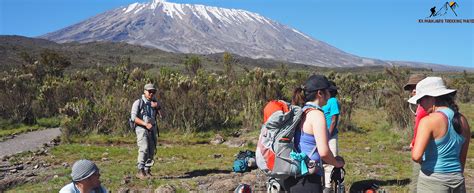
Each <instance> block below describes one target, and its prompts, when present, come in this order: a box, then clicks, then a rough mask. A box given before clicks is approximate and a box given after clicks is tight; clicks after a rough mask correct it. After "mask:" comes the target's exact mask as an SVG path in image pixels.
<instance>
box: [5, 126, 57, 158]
mask: <svg viewBox="0 0 474 193" xmlns="http://www.w3.org/2000/svg"><path fill="white" fill-rule="evenodd" d="M59 135H61V131H60V130H59V128H51V129H45V130H40V131H33V132H28V133H24V134H20V135H18V136H16V137H14V138H13V139H9V140H6V141H3V142H0V158H2V157H4V156H9V155H13V154H16V153H20V152H24V151H31V150H35V149H38V148H40V147H41V146H42V145H43V144H45V143H48V142H50V141H51V140H53V139H54V138H56V137H58V136H59Z"/></svg>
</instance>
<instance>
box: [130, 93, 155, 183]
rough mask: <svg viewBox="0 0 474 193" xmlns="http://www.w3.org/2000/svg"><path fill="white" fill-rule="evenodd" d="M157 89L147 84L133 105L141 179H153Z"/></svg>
mask: <svg viewBox="0 0 474 193" xmlns="http://www.w3.org/2000/svg"><path fill="white" fill-rule="evenodd" d="M155 94H156V88H155V86H154V85H153V84H146V85H145V87H144V91H143V95H142V97H141V98H140V99H138V100H136V101H135V102H134V103H133V105H132V111H131V118H130V119H131V120H133V121H134V122H135V124H136V127H135V133H136V134H137V145H138V157H137V168H138V173H137V175H136V177H137V178H139V179H142V180H143V179H146V178H148V177H151V176H152V174H151V166H153V164H154V160H153V156H154V155H155V151H156V144H157V140H158V138H157V135H158V130H157V128H156V115H157V114H159V105H158V104H157V102H156V101H154V100H153V99H156V97H155Z"/></svg>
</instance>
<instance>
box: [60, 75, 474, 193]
mask: <svg viewBox="0 0 474 193" xmlns="http://www.w3.org/2000/svg"><path fill="white" fill-rule="evenodd" d="M404 89H405V90H407V91H410V94H411V98H410V99H409V100H408V102H409V103H410V104H414V105H416V113H415V112H414V113H415V126H414V135H413V140H412V142H411V144H410V147H411V148H412V159H413V161H414V162H415V164H414V165H413V171H414V174H415V175H414V177H413V178H412V180H411V182H412V184H411V185H410V191H412V192H466V189H465V183H464V176H463V171H464V166H465V163H466V157H467V151H468V146H469V142H470V136H471V134H470V128H469V124H468V123H467V120H466V118H465V117H464V116H463V115H462V114H460V113H459V108H458V106H457V105H456V104H455V102H454V97H455V94H456V90H452V89H448V88H446V86H445V83H444V81H443V80H442V79H441V78H439V77H426V78H425V77H424V76H423V75H412V76H410V78H409V81H408V83H407V84H406V85H405V86H404ZM156 91H157V89H156V88H155V86H154V85H153V84H146V85H145V86H144V92H143V95H142V96H141V98H140V99H138V100H136V101H134V103H133V105H132V110H131V117H130V126H131V127H132V128H133V129H134V131H135V133H136V137H137V145H138V156H137V165H136V166H137V170H138V172H137V174H136V177H137V178H139V179H148V178H150V177H152V176H153V175H152V174H151V167H152V166H153V164H154V161H153V158H154V155H155V152H156V145H157V138H158V135H159V133H158V130H157V125H156V124H157V117H156V116H157V115H160V116H161V112H160V106H161V105H160V104H159V103H158V101H157V99H156V96H155V94H156ZM337 94H338V93H337V87H336V84H335V83H334V82H332V81H329V80H328V79H327V78H326V77H325V76H322V75H312V76H310V77H309V78H308V80H307V81H306V82H305V84H304V85H302V86H300V87H298V88H296V89H295V90H294V91H293V97H292V99H291V102H286V101H283V100H272V101H270V102H268V103H267V105H266V106H265V107H264V109H263V118H264V121H263V124H262V127H261V132H260V135H259V140H258V143H257V149H256V152H255V161H256V165H257V166H258V168H259V169H260V170H262V171H263V172H264V173H265V174H266V176H267V177H268V182H267V190H268V191H269V192H273V191H278V192H280V191H286V192H305V193H306V192H333V191H336V192H344V186H343V184H339V186H340V187H342V189H341V188H340V189H339V190H337V189H336V190H334V188H333V187H332V183H331V182H334V178H333V176H334V171H335V170H336V169H340V168H343V167H344V165H345V162H344V159H343V158H342V157H340V156H339V155H338V152H339V150H338V121H339V114H340V108H341V107H340V104H339V102H338V101H337V98H336V96H337ZM244 168H245V167H244ZM331 172H332V173H333V175H331ZM336 173H337V174H338V175H341V172H340V171H339V173H338V172H336ZM71 177H72V181H73V182H72V183H70V184H68V185H66V186H65V187H63V188H62V189H61V191H60V192H61V193H69V192H95V193H97V192H107V190H106V189H105V188H104V187H103V186H102V185H101V183H100V180H99V177H100V174H99V169H98V167H97V166H96V165H95V164H94V163H93V162H91V161H89V160H79V161H77V162H76V163H75V164H74V165H73V167H72V172H71ZM331 179H332V180H331ZM338 179H339V180H341V176H339V178H338ZM342 181H343V177H342ZM339 182H341V181H339ZM242 187H244V188H240V189H242V190H243V189H245V190H249V187H248V186H242Z"/></svg>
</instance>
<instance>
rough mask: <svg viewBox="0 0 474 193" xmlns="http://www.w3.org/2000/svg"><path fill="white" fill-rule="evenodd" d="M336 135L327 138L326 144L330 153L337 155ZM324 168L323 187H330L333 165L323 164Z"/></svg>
mask: <svg viewBox="0 0 474 193" xmlns="http://www.w3.org/2000/svg"><path fill="white" fill-rule="evenodd" d="M337 141H338V135H335V136H333V137H331V139H329V141H328V144H329V150H331V152H332V155H334V156H337V155H338V154H339V152H338V151H339V148H338V143H337ZM323 168H324V184H323V185H324V187H325V188H331V172H332V169H334V166H333V165H331V164H323Z"/></svg>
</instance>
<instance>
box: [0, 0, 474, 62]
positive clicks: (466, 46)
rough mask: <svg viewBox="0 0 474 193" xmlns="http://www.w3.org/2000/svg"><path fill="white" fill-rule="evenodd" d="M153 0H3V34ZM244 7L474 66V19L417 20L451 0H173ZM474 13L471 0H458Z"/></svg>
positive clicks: (334, 37)
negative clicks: (468, 21) (433, 21)
mask: <svg viewBox="0 0 474 193" xmlns="http://www.w3.org/2000/svg"><path fill="white" fill-rule="evenodd" d="M147 1H148V0H0V34H1V35H22V36H28V37H35V36H39V35H42V34H45V33H48V32H52V31H55V30H59V29H61V28H64V27H67V26H69V25H72V24H75V23H77V22H80V21H82V20H85V19H87V18H89V17H92V16H94V15H97V14H99V13H101V12H104V11H107V10H110V9H113V8H117V7H120V6H125V5H128V4H131V3H134V2H147ZM168 1H169V2H175V3H191V4H204V5H211V6H218V7H224V8H237V9H244V10H248V11H251V12H256V13H259V14H260V15H263V16H265V17H268V18H270V19H272V20H275V21H277V22H280V23H282V24H285V25H288V26H291V27H293V28H295V29H297V30H299V31H301V32H303V33H305V34H307V35H309V36H311V37H313V38H315V39H318V40H321V41H324V42H327V43H329V44H331V45H333V46H335V47H337V48H339V49H341V50H343V51H345V52H348V53H351V54H355V55H358V56H363V57H370V58H377V59H384V60H402V61H417V62H429V63H437V64H446V65H453V66H465V67H474V56H473V55H474V23H456V24H452V23H437V24H434V23H418V19H425V18H426V17H427V16H429V14H430V12H429V9H430V8H431V7H433V6H436V7H437V8H440V7H441V6H442V5H443V4H444V3H445V2H446V0H411V1H408V0H383V1H380V0H359V1H356V0H330V1H322V0H168ZM456 2H457V3H458V5H459V7H457V8H456V9H455V11H456V12H457V14H458V16H457V17H456V16H455V15H454V14H453V13H451V12H448V14H446V15H445V16H442V17H439V18H438V19H474V3H473V1H472V0H459V1H456Z"/></svg>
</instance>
